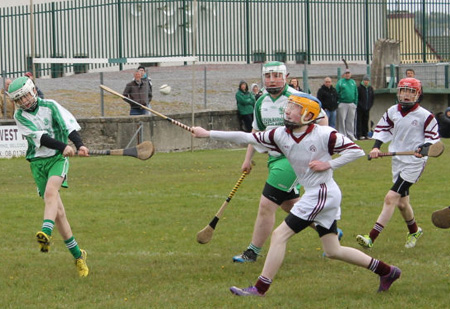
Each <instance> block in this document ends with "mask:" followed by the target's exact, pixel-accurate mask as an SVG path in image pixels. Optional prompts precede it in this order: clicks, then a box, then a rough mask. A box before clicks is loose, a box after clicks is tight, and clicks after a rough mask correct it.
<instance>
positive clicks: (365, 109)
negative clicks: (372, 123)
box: [356, 75, 374, 139]
mask: <svg viewBox="0 0 450 309" xmlns="http://www.w3.org/2000/svg"><path fill="white" fill-rule="evenodd" d="M373 100H374V94H373V87H372V86H371V85H370V77H369V75H364V77H363V79H362V81H361V84H360V85H359V86H358V105H357V107H356V138H357V139H369V136H368V134H369V112H370V109H371V108H372V106H373Z"/></svg>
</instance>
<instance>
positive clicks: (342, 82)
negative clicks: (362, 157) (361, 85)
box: [336, 69, 358, 141]
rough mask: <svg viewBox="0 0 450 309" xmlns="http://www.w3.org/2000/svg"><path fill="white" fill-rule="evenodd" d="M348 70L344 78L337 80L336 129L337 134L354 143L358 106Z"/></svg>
mask: <svg viewBox="0 0 450 309" xmlns="http://www.w3.org/2000/svg"><path fill="white" fill-rule="evenodd" d="M351 77H352V73H351V72H350V70H349V69H346V70H345V72H344V77H343V78H341V79H339V81H338V82H337V85H336V91H337V94H338V109H337V116H336V128H337V130H338V131H339V133H342V134H343V135H345V136H347V137H348V138H350V139H351V140H352V141H355V140H356V138H355V116H356V105H357V104H358V87H357V86H356V82H355V80H354V79H352V78H351Z"/></svg>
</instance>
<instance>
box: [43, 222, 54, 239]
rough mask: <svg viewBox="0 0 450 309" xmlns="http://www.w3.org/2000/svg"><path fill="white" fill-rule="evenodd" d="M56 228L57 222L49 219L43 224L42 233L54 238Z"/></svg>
mask: <svg viewBox="0 0 450 309" xmlns="http://www.w3.org/2000/svg"><path fill="white" fill-rule="evenodd" d="M54 226H55V222H54V221H52V220H49V219H45V220H44V222H43V223H42V229H41V231H42V232H44V233H45V234H47V235H48V236H52V232H53V227H54Z"/></svg>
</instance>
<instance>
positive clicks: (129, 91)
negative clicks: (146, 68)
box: [122, 71, 149, 116]
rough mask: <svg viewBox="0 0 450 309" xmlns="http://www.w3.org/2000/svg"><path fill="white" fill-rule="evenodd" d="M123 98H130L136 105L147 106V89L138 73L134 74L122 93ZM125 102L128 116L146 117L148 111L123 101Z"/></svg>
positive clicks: (140, 74)
mask: <svg viewBox="0 0 450 309" xmlns="http://www.w3.org/2000/svg"><path fill="white" fill-rule="evenodd" d="M122 94H123V95H124V96H125V97H127V98H130V99H131V100H133V101H136V102H137V103H139V104H141V105H143V106H148V104H147V103H148V99H149V93H148V87H147V85H146V83H144V81H143V80H142V73H141V72H139V71H135V72H134V79H133V80H132V81H131V82H129V83H128V84H127V85H126V86H125V89H124V91H123V93H122ZM124 101H125V102H127V103H128V104H130V116H139V115H148V114H149V113H148V111H147V110H146V109H144V108H142V107H141V106H139V105H137V104H134V103H132V102H129V101H127V100H125V99H124Z"/></svg>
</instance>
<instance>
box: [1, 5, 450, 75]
mask: <svg viewBox="0 0 450 309" xmlns="http://www.w3.org/2000/svg"><path fill="white" fill-rule="evenodd" d="M194 4H196V7H195V8H194V7H193V5H194ZM32 11H33V16H34V25H33V29H34V31H33V35H34V38H35V40H34V42H35V57H42V58H51V57H53V58H59V57H63V58H108V59H123V58H126V57H168V56H188V55H192V53H193V51H194V50H195V51H196V52H195V53H196V56H198V57H199V61H200V62H242V63H252V62H264V61H269V60H280V61H287V62H297V63H301V62H305V61H306V62H308V63H311V62H313V63H314V62H327V61H329V62H336V61H340V60H341V59H342V58H346V59H347V60H348V61H354V62H365V63H367V64H369V63H370V62H371V58H372V50H373V45H374V42H375V41H376V40H378V39H380V38H393V39H397V40H400V41H402V42H404V44H403V45H402V46H401V55H402V58H404V59H405V61H407V62H409V63H414V62H439V61H448V60H449V59H450V3H449V2H448V1H438V0H427V1H425V0H415V1H411V0H408V1H406V0H405V1H398V0H397V1H393V0H392V1H391V0H389V1H388V0H375V1H372V0H371V1H369V0H324V1H322V0H279V1H274V0H270V1H269V0H197V1H194V0H166V1H162V0H152V1H149V0H77V1H64V2H51V3H44V4H35V5H34V6H33V10H32ZM194 16H195V20H194ZM194 22H195V24H196V25H197V27H196V29H197V33H198V34H197V39H196V40H195V44H196V46H195V49H194V48H193V45H192V44H193V42H194V40H193V35H194V33H193V29H194ZM30 29H31V27H30V7H29V6H17V7H7V8H1V9H0V34H1V38H2V39H1V40H0V71H6V72H7V74H8V76H16V75H18V74H22V73H23V72H25V71H28V70H30V69H31V68H32V58H31V54H32V49H31V44H30V41H31V38H30V36H31V33H30ZM112 62H114V61H112ZM116 62H117V61H116ZM35 66H36V69H37V70H36V71H37V72H38V73H37V75H38V77H39V76H42V75H51V76H52V77H58V76H60V75H61V74H63V73H64V72H74V73H83V72H85V71H87V70H92V69H97V68H104V67H106V66H119V67H120V69H122V66H123V64H122V63H109V64H86V65H85V64H64V65H63V64H35Z"/></svg>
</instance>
